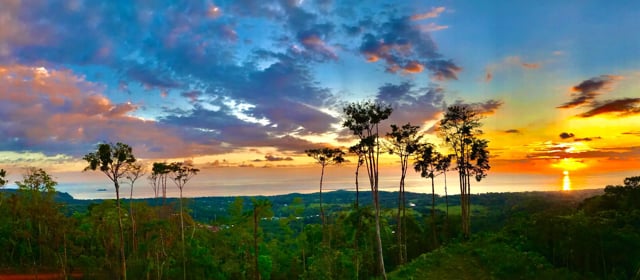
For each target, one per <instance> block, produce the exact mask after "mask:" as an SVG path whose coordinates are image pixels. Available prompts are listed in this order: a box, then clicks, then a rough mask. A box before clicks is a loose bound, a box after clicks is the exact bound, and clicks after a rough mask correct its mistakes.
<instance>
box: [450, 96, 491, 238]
mask: <svg viewBox="0 0 640 280" xmlns="http://www.w3.org/2000/svg"><path fill="white" fill-rule="evenodd" d="M481 118H482V116H481V115H480V114H479V113H478V112H477V111H476V110H474V109H473V108H472V107H471V106H468V105H456V106H451V107H449V108H447V111H446V112H445V115H444V117H443V119H442V120H441V121H440V128H439V132H440V136H441V137H442V138H443V139H444V141H445V142H446V143H447V144H448V145H449V147H450V148H451V149H452V150H453V154H454V155H455V158H456V169H457V170H458V179H459V182H460V206H461V215H462V232H463V234H464V236H465V237H466V238H469V236H470V234H471V210H470V209H471V176H472V175H473V176H475V178H476V180H477V181H480V180H482V178H484V177H485V176H486V171H487V170H488V169H489V152H488V151H487V146H488V141H486V140H482V139H479V138H478V136H480V135H482V130H480V127H481V126H482V123H481V122H480V120H481Z"/></svg>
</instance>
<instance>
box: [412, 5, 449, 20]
mask: <svg viewBox="0 0 640 280" xmlns="http://www.w3.org/2000/svg"><path fill="white" fill-rule="evenodd" d="M445 9H446V8H445V7H435V8H431V10H430V11H428V12H426V13H422V14H416V15H413V16H411V20H425V19H430V18H437V17H438V16H440V14H441V13H442V12H444V11H445Z"/></svg>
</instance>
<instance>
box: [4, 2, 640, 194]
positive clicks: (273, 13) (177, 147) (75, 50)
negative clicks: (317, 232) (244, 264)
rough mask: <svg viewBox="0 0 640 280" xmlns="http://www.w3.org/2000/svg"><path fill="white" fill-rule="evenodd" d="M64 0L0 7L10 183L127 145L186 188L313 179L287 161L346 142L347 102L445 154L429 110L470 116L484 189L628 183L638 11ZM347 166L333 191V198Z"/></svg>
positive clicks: (73, 168)
mask: <svg viewBox="0 0 640 280" xmlns="http://www.w3.org/2000/svg"><path fill="white" fill-rule="evenodd" d="M74 3H75V4H73V5H71V4H61V3H59V1H29V0H27V1H2V2H0V19H2V25H1V26H0V119H1V120H2V121H1V122H0V168H3V169H7V170H8V171H9V174H10V176H9V178H10V181H15V180H16V179H18V178H20V172H21V170H23V168H24V167H25V166H38V167H43V168H46V169H47V170H49V171H51V172H53V173H54V175H58V176H59V178H72V177H73V176H70V175H69V172H71V173H72V174H73V172H75V174H81V171H82V169H83V167H84V163H83V162H82V157H83V155H85V154H86V153H88V152H90V151H91V150H92V149H94V148H95V147H96V144H97V143H101V142H124V143H127V144H129V145H131V146H132V147H133V149H134V154H135V155H136V156H137V157H138V158H139V159H141V160H143V161H144V162H147V163H150V162H154V161H165V160H184V159H191V160H193V161H194V163H195V164H196V165H197V166H198V167H199V168H201V169H203V170H205V171H204V172H203V173H202V175H201V176H198V177H196V178H194V182H196V181H199V182H200V183H199V184H202V185H207V184H209V185H214V182H216V183H221V182H224V183H225V184H227V183H229V182H238V185H239V186H240V185H241V184H247V183H246V180H244V178H243V176H245V174H249V173H252V172H251V171H246V172H233V173H230V175H229V176H236V177H229V178H220V177H216V176H220V175H224V172H223V173H222V174H220V173H218V172H213V171H211V170H213V169H216V168H247V169H248V170H250V168H253V169H257V168H268V169H269V170H270V172H258V173H259V174H263V177H262V178H263V179H264V178H268V177H269V176H274V177H285V178H286V176H289V175H290V173H289V171H290V169H288V168H299V169H296V170H297V171H296V172H298V173H301V174H305V175H308V176H310V177H311V176H316V173H317V172H316V171H317V170H316V169H315V168H316V167H317V166H315V165H314V164H313V162H312V161H311V160H309V158H308V157H307V156H306V155H305V154H304V150H306V149H311V148H317V147H324V146H332V147H340V148H343V149H346V148H347V147H348V146H349V145H351V144H353V143H354V138H353V137H351V135H350V133H349V132H347V131H346V130H344V129H343V128H342V126H341V122H342V115H341V114H342V107H343V106H344V105H345V104H347V103H348V102H355V101H362V100H375V101H380V102H385V103H388V104H391V105H392V106H393V108H394V112H393V114H392V115H391V117H390V119H389V120H388V121H387V122H384V123H383V124H382V126H381V130H382V134H384V133H385V132H387V131H388V127H389V125H390V124H399V125H402V124H405V123H408V122H410V123H411V124H417V125H421V126H422V127H421V131H422V132H424V133H425V134H426V135H425V137H424V139H425V140H428V141H430V142H432V143H434V144H436V145H438V146H440V149H441V151H442V152H445V153H448V152H450V151H448V150H447V149H446V148H445V147H444V144H443V141H442V139H441V138H439V137H438V135H437V127H438V123H439V120H440V118H442V113H443V110H444V109H445V108H446V107H447V106H450V105H453V104H471V105H473V106H474V107H475V108H478V109H479V110H480V111H481V113H482V115H483V116H484V118H483V120H482V122H483V127H482V130H483V131H484V135H483V136H482V137H484V138H486V139H488V140H489V150H490V154H491V166H492V168H491V170H490V171H489V175H488V176H489V177H491V176H496V177H498V178H501V180H503V181H506V180H507V179H509V178H513V181H514V182H515V183H514V184H517V183H518V182H520V181H519V180H526V179H522V178H525V177H523V176H528V175H530V174H541V175H544V176H547V178H552V179H551V180H557V174H558V173H559V172H563V174H564V175H563V176H564V177H563V183H562V184H563V186H562V188H563V189H565V190H569V189H571V188H572V187H573V188H574V189H577V188H583V187H593V186H591V185H589V186H586V185H584V184H582V183H581V182H588V181H587V180H583V181H579V180H580V176H584V175H585V174H610V173H612V172H619V173H621V174H632V173H634V172H637V170H639V169H640V161H639V160H638V157H639V156H640V127H639V126H638V124H640V95H639V94H638V93H639V92H640V66H639V65H640V55H639V54H638V49H640V44H639V42H640V41H639V40H638V39H637V36H636V33H637V30H638V29H640V21H638V20H636V19H637V18H639V17H640V14H638V13H639V12H638V11H640V2H633V1H631V2H628V3H626V2H625V3H624V4H622V3H609V2H606V3H605V2H604V1H603V2H599V1H596V2H595V4H594V2H589V3H585V2H583V1H569V2H566V1H545V5H538V4H537V2H530V1H511V2H509V1H505V2H504V3H501V4H500V5H492V4H489V3H486V2H484V1H465V2H460V3H459V2H450V1H444V2H435V1H430V2H429V1H427V2H425V1H355V2H353V1H270V0H267V1H215V3H214V2H211V1H196V2H193V3H192V2H189V4H187V3H186V2H182V1H177V2H171V1H170V2H169V4H167V3H160V2H157V1H148V2H147V1H145V3H144V4H140V5H133V4H131V3H130V2H129V1H108V2H105V3H103V5H98V6H94V5H90V4H89V3H82V1H79V2H77V3H76V2H74ZM389 7H393V8H392V9H389ZM549 11H554V12H553V13H550V12H549ZM120 13H123V14H120ZM593 14H598V15H599V16H598V17H594V16H592V15H593ZM567 15H569V16H567ZM594 30H597V32H595V31H594ZM382 161H383V163H382V164H383V165H385V166H396V165H397V164H398V162H397V159H396V158H395V157H393V156H389V155H386V154H385V155H383V157H382ZM354 162H355V158H353V157H352V156H349V158H348V162H346V163H345V164H343V166H342V168H346V169H347V170H348V172H347V171H345V172H344V173H341V174H343V175H341V176H342V177H339V178H333V179H334V180H336V181H340V180H341V182H345V183H344V186H342V188H351V187H352V186H351V185H352V184H351V181H350V179H351V176H352V174H353V169H354ZM569 172H571V175H572V176H573V178H572V179H573V186H572V185H571V183H572V182H571V180H570V179H569ZM62 173H64V175H62ZM207 174H209V175H207ZM213 174H215V176H214V175H213ZM78 176H80V175H78ZM83 176H84V175H83ZM95 176H98V175H95ZM410 176H416V178H418V176H417V175H415V174H410ZM500 176H503V177H500ZM312 178H315V177H312ZM330 178H331V177H329V179H328V180H331V179H330ZM504 178H506V179H504ZM553 178H555V179H553ZM418 179H419V178H418ZM254 180H256V181H257V182H259V181H260V180H261V178H254ZM314 180H315V179H314ZM416 182H421V181H419V180H417V179H416ZM612 183H615V182H612ZM283 184H286V182H284V183H283ZM290 184H293V183H290ZM296 184H298V183H296ZM416 184H418V183H416ZM523 184H524V183H523ZM552 184H555V187H556V188H557V182H556V183H552ZM60 185H61V186H62V187H64V186H65V181H64V180H61V182H60ZM292 187H294V186H292ZM484 187H486V191H490V190H491V187H492V186H489V185H487V186H484ZM88 188H89V187H88ZM91 188H93V187H91ZM255 188H260V186H255ZM416 188H417V186H416ZM483 190H484V189H483Z"/></svg>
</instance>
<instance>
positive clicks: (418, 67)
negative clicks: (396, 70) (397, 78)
mask: <svg viewBox="0 0 640 280" xmlns="http://www.w3.org/2000/svg"><path fill="white" fill-rule="evenodd" d="M403 70H404V71H405V72H406V73H420V72H422V71H423V70H424V66H423V65H422V64H420V63H418V62H417V61H410V62H409V63H407V65H405V66H404V68H403Z"/></svg>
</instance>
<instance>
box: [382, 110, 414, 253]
mask: <svg viewBox="0 0 640 280" xmlns="http://www.w3.org/2000/svg"><path fill="white" fill-rule="evenodd" d="M418 129H420V127H419V126H415V125H411V123H407V124H405V125H403V126H402V127H399V126H397V125H395V124H392V125H391V132H388V133H387V143H388V147H387V148H388V149H389V153H390V154H392V155H393V154H395V155H398V157H400V170H401V173H400V186H399V191H398V214H397V215H396V220H397V225H396V236H397V242H398V261H399V264H404V263H405V262H406V260H407V253H406V251H407V250H406V245H405V244H406V240H405V239H406V232H405V231H404V230H403V228H402V225H403V224H404V220H405V217H406V205H407V201H406V198H405V190H404V180H405V178H406V177H407V169H408V168H409V156H411V155H412V154H413V153H415V152H416V151H417V149H418V142H419V141H420V139H422V136H421V135H418Z"/></svg>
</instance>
